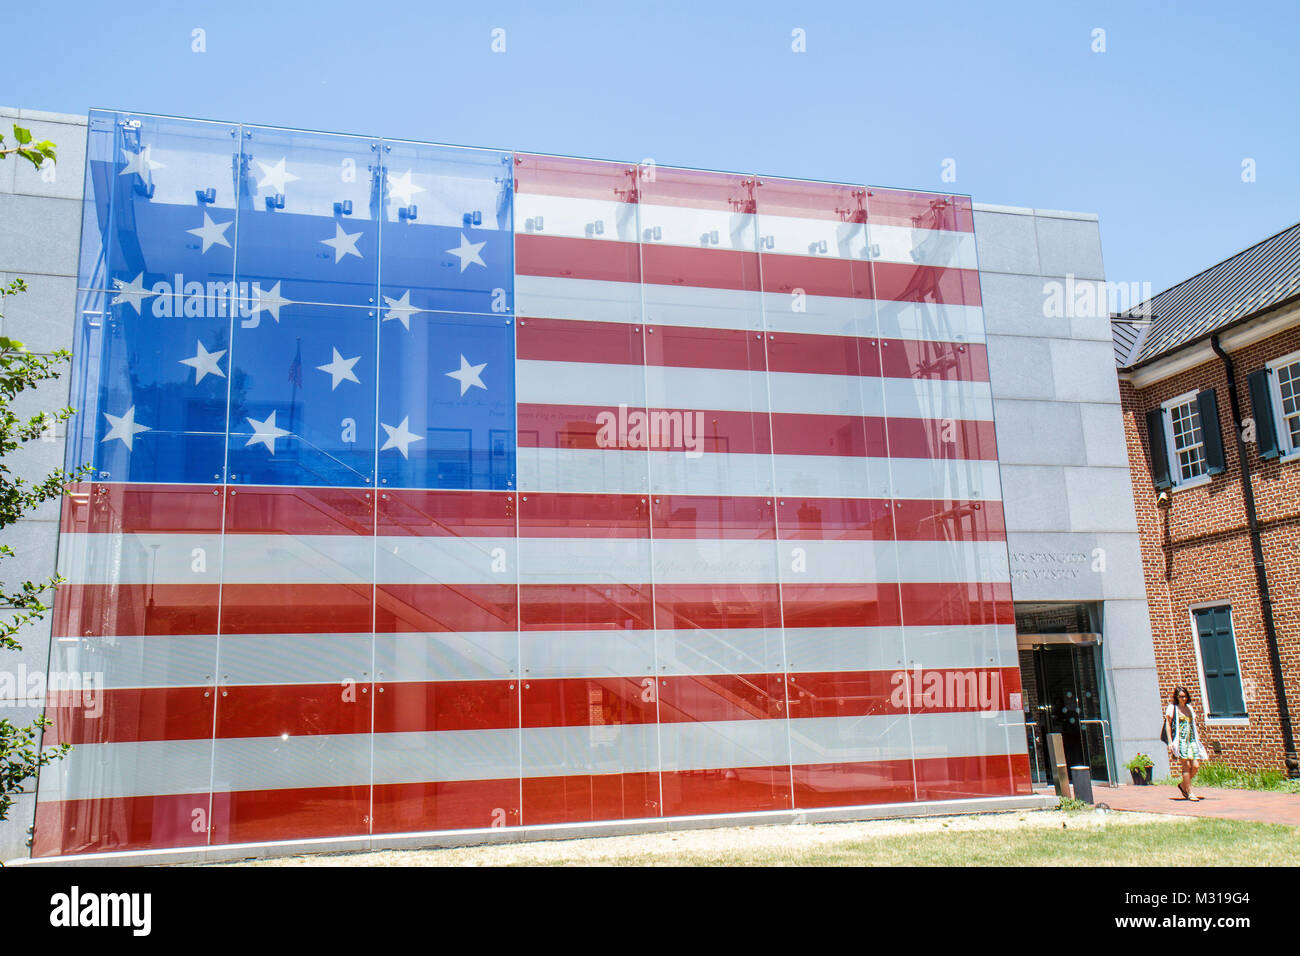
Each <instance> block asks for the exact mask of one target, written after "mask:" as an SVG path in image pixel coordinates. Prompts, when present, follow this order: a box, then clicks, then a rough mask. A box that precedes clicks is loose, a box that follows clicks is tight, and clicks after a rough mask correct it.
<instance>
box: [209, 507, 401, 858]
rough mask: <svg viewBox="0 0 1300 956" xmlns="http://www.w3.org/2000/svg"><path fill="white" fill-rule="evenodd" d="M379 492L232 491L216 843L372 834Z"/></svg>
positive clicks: (224, 598) (214, 803) (226, 563)
mask: <svg viewBox="0 0 1300 956" xmlns="http://www.w3.org/2000/svg"><path fill="white" fill-rule="evenodd" d="M373 496H374V493H373V492H371V491H349V490H346V489H335V488H275V489H249V488H230V489H228V491H227V496H226V517H225V537H224V542H225V554H224V560H223V563H222V584H221V632H220V633H221V638H220V641H219V644H218V652H219V653H218V668H217V672H218V690H219V694H218V697H217V713H216V724H215V732H216V742H215V747H214V754H213V764H212V767H213V791H214V792H213V800H212V842H213V843H241V842H250V841H257V840H290V839H298V838H309V837H324V836H337V835H344V834H355V833H366V832H368V830H369V820H368V815H369V813H370V750H371V738H370V731H371V708H372V703H371V688H372V683H371V681H372V676H371V675H372V669H373V664H372V657H373V637H372V634H373V625H372V621H373V618H374V599H373V590H374V585H373V583H372V582H373V581H374V526H375V524H374V523H375V510H374V500H373Z"/></svg>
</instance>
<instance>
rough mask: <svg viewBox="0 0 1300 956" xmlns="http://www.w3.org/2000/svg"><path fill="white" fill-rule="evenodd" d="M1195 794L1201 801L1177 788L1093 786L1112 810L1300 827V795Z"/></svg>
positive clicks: (1209, 790) (1204, 790)
mask: <svg viewBox="0 0 1300 956" xmlns="http://www.w3.org/2000/svg"><path fill="white" fill-rule="evenodd" d="M1192 794H1193V795H1194V796H1198V797H1201V798H1202V799H1201V800H1199V801H1190V800H1184V799H1183V795H1182V794H1181V793H1180V792H1179V791H1178V788H1177V787H1135V786H1125V787H1093V791H1092V798H1093V800H1094V801H1095V802H1097V803H1105V804H1108V805H1109V806H1110V808H1111V809H1112V810H1140V811H1144V812H1146V813H1176V814H1180V815H1182V816H1189V817H1217V818H1220V819H1223V820H1253V821H1255V822H1257V823H1285V824H1287V825H1288V826H1293V827H1300V794H1297V793H1271V792H1268V791H1261V790H1219V789H1215V788H1212V787H1198V786H1196V783H1195V782H1194V781H1193V783H1192Z"/></svg>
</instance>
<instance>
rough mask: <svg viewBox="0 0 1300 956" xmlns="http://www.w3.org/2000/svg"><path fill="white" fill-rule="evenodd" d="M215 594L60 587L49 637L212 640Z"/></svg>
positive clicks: (203, 589)
mask: <svg viewBox="0 0 1300 956" xmlns="http://www.w3.org/2000/svg"><path fill="white" fill-rule="evenodd" d="M227 587H229V586H227ZM220 588H221V586H220V585H219V584H155V585H152V586H151V585H148V584H63V585H60V586H59V589H58V592H57V593H56V596H55V599H54V636H55V637H104V636H108V635H117V634H123V635H125V634H216V633H217V598H218V595H219V594H220Z"/></svg>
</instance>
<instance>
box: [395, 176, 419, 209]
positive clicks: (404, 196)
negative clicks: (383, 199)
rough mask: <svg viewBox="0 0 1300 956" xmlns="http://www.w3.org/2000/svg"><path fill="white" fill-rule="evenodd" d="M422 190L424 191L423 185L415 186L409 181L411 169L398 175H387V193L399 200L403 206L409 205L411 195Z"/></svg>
mask: <svg viewBox="0 0 1300 956" xmlns="http://www.w3.org/2000/svg"><path fill="white" fill-rule="evenodd" d="M422 192H424V187H423V186H417V185H416V184H415V183H413V182H411V171H410V170H409V169H408V170H407V171H406V172H404V173H402V175H400V176H392V175H390V176H389V177H388V195H389V196H390V197H392V198H393V199H398V200H400V201H401V205H403V206H409V205H410V204H411V197H412V196H414V195H415V194H416V193H422Z"/></svg>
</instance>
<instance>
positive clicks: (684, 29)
mask: <svg viewBox="0 0 1300 956" xmlns="http://www.w3.org/2000/svg"><path fill="white" fill-rule="evenodd" d="M0 22H3V23H4V31H3V32H4V36H5V46H6V61H7V66H6V68H5V77H4V82H3V85H2V86H0V104H3V105H7V106H22V107H30V108H37V109H48V110H55V111H60V112H69V113H84V112H85V111H86V110H87V108H89V107H91V106H100V107H105V108H117V109H123V110H131V111H139V112H154V113H169V114H176V115H182V116H196V117H204V118H213V119H223V120H235V121H243V122H250V123H265V124H270V125H278V126H296V127H305V128H312V129H324V130H334V131H340V132H355V133H363V134H370V135H384V136H392V137H400V138H408V139H420V140H431V141H435V142H447V143H463V144H469V145H476V146H494V147H501V148H507V149H524V150H538V151H544V152H558V153H570V154H577V155H589V156H597V157H608V158H617V159H628V160H637V159H641V158H644V157H653V158H654V159H655V161H656V162H658V163H660V164H661V165H681V166H699V167H707V168H716V169H731V170H744V171H754V172H758V173H764V174H767V175H787V176H796V177H802V178H808V179H826V180H842V181H848V182H867V183H871V184H874V185H883V186H901V187H916V188H940V189H949V190H951V191H955V192H962V193H969V194H971V195H972V196H974V198H975V199H976V200H977V201H981V202H991V203H1001V204H1006V205H1016V206H1036V207H1040V208H1049V209H1072V210H1084V211H1089V212H1095V213H1098V214H1099V215H1100V217H1101V228H1102V244H1103V251H1104V255H1105V261H1106V272H1107V277H1108V278H1109V279H1111V280H1115V281H1124V282H1134V281H1136V282H1150V283H1151V284H1152V287H1153V289H1154V290H1155V291H1159V290H1161V289H1163V288H1166V287H1167V286H1169V285H1171V284H1173V283H1175V282H1178V281H1179V280H1181V279H1183V278H1186V277H1187V276H1189V275H1192V274H1193V273H1195V272H1197V271H1199V270H1201V269H1203V268H1205V267H1206V266H1208V265H1210V264H1212V263H1214V262H1216V261H1218V260H1219V259H1222V258H1224V257H1226V256H1228V255H1231V254H1232V253H1234V252H1236V251H1238V250H1240V249H1242V248H1245V247H1246V246H1248V245H1251V244H1252V243H1254V242H1256V241H1258V240H1260V239H1262V238H1264V237H1265V236H1268V235H1270V234H1272V233H1274V232H1276V231H1278V230H1279V229H1281V228H1283V227H1285V226H1287V225H1290V224H1291V223H1293V222H1295V221H1296V220H1297V219H1300V148H1298V147H1300V96H1298V95H1297V94H1300V67H1298V66H1297V55H1296V37H1297V35H1300V4H1298V3H1296V2H1295V0H1285V2H1283V0H1264V2H1256V3H1251V4H1247V5H1236V4H1224V3H1209V2H1189V0H1179V2H1175V0H1122V2H1090V3H1071V2H1062V3H1046V2H1019V3H1010V2H1008V3H997V2H993V0H990V2H987V3H964V2H959V0H949V2H937V0H915V2H907V0H894V2H890V3H881V2H879V0H872V2H860V0H859V2H852V3H844V2H839V3H826V4H805V3H798V2H785V3H774V2H749V3H733V2H724V0H693V2H678V0H673V2H656V0H640V2H629V3H617V4H608V3H595V2H585V3H579V2H546V0H533V2H521V3H496V2H474V3H457V4H451V3H444V2H417V0H400V2H399V0H349V2H335V0H320V2H285V0H226V2H222V3H208V2H198V3H195V2H190V3H185V4H183V5H182V4H172V3H166V4H164V3H161V2H147V0H142V2H138V3H134V4H125V5H124V4H114V3H104V2H102V0H99V2H95V3H91V2H83V0H75V2H74V0H64V2H61V3H59V4H56V5H47V4H35V3H33V4H28V5H25V6H18V5H16V4H10V5H9V8H8V10H6V12H5V13H4V14H3V15H2V20H0ZM195 28H202V29H203V30H205V31H206V46H207V51H206V52H205V53H201V54H200V53H194V52H192V50H191V45H192V41H191V31H192V30H194V29H195ZM495 28H501V29H504V30H505V40H506V52H504V53H493V52H492V50H491V43H492V31H493V29H495ZM795 28H801V29H802V30H804V31H805V33H806V38H807V39H806V45H807V52H805V53H794V52H792V50H791V43H792V40H791V32H792V30H794V29H795ZM1095 28H1101V29H1104V30H1105V45H1106V50H1105V52H1104V53H1095V52H1093V50H1092V45H1093V43H1094V41H1093V37H1092V31H1093V30H1094V29H1095ZM34 64H41V67H40V68H39V69H36V68H33V65H34ZM948 158H951V159H953V160H955V161H956V173H957V179H956V182H955V183H948V184H945V183H943V182H942V181H941V179H940V175H941V164H942V163H943V161H944V160H945V159H948ZM1246 158H1251V159H1254V160H1255V163H1256V170H1257V172H1256V177H1257V179H1256V181H1255V182H1253V183H1244V182H1242V161H1243V159H1246Z"/></svg>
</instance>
